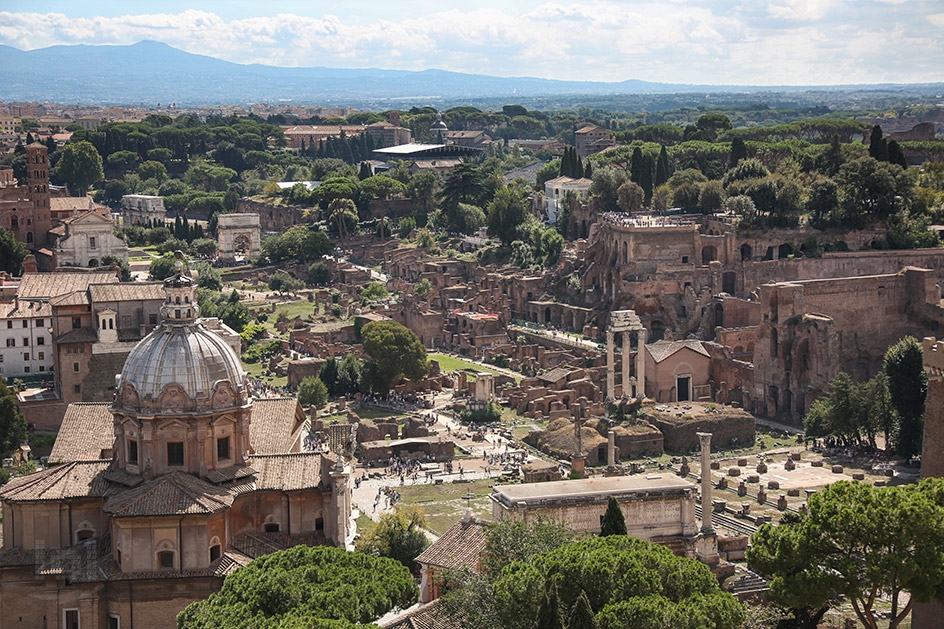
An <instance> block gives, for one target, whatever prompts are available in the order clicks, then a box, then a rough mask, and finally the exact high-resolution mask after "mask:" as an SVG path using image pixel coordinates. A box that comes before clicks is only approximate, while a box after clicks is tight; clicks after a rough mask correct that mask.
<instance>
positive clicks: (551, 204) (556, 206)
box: [544, 177, 593, 225]
mask: <svg viewBox="0 0 944 629" xmlns="http://www.w3.org/2000/svg"><path fill="white" fill-rule="evenodd" d="M592 183H593V181H592V180H590V179H587V178H586V177H583V178H581V179H574V178H573V177H557V178H556V179H551V180H549V181H548V182H547V183H545V184H544V198H545V200H546V202H547V222H549V223H550V224H552V225H553V224H555V223H557V216H558V215H559V214H560V211H561V210H562V209H563V207H562V206H561V202H562V201H563V198H564V195H565V194H567V193H568V192H573V193H574V194H576V195H577V196H578V197H580V198H581V199H583V198H585V197H586V196H587V194H588V193H589V192H590V184H592Z"/></svg>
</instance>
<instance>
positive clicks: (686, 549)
mask: <svg viewBox="0 0 944 629" xmlns="http://www.w3.org/2000/svg"><path fill="white" fill-rule="evenodd" d="M697 493H698V492H697V487H696V486H695V485H693V484H692V483H690V482H689V481H687V480H683V479H681V478H679V477H677V476H675V475H674V474H653V475H648V476H638V475H637V476H611V477H605V478H590V479H580V480H563V481H555V482H547V483H528V484H523V485H496V486H494V487H492V493H491V495H490V496H489V497H490V498H491V501H492V517H493V519H494V520H495V521H501V520H503V519H505V518H515V519H520V520H524V521H528V520H529V519H530V518H534V517H538V516H547V517H551V518H554V519H557V520H561V521H563V522H565V523H567V524H569V525H570V526H571V527H573V529H574V530H575V531H577V532H578V533H591V534H592V533H598V532H599V531H600V525H601V522H602V519H603V514H604V513H605V512H606V507H607V501H608V499H609V498H610V497H611V496H612V497H614V498H616V500H617V501H618V502H619V504H620V508H621V509H622V511H623V515H624V517H625V519H626V528H627V530H628V532H629V534H630V535H631V536H633V537H638V538H639V539H644V540H648V541H651V542H655V543H661V544H664V545H666V546H669V547H670V548H672V549H673V550H674V551H676V552H679V553H680V554H683V555H686V556H689V557H693V556H694V555H695V538H696V537H697V535H698V530H699V527H698V522H697V520H696V519H695V502H696V495H697Z"/></svg>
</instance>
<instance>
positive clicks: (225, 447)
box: [216, 437, 229, 461]
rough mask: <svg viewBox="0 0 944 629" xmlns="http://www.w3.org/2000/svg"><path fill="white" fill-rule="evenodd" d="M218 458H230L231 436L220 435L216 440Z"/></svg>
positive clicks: (224, 459) (218, 459)
mask: <svg viewBox="0 0 944 629" xmlns="http://www.w3.org/2000/svg"><path fill="white" fill-rule="evenodd" d="M216 460H217V461H228V460H229V437H220V438H219V439H217V440H216Z"/></svg>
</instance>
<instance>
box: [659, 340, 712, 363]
mask: <svg viewBox="0 0 944 629" xmlns="http://www.w3.org/2000/svg"><path fill="white" fill-rule="evenodd" d="M683 349H690V350H692V351H693V352H695V353H697V354H701V355H702V356H708V350H706V349H705V347H704V346H703V345H702V344H701V341H696V340H694V339H685V340H682V341H656V342H655V343H652V344H650V345H646V350H647V351H648V352H649V355H650V356H652V360H654V361H656V362H657V363H661V362H662V361H663V360H665V359H666V358H668V357H669V356H671V355H672V354H674V353H675V352H678V351H681V350H683Z"/></svg>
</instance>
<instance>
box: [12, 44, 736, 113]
mask: <svg viewBox="0 0 944 629" xmlns="http://www.w3.org/2000/svg"><path fill="white" fill-rule="evenodd" d="M0 62H2V65H3V67H4V69H5V71H4V76H3V78H2V79H0V100H37V101H42V100H50V101H74V102H90V101H94V102H128V103H134V102H158V101H160V102H163V103H168V102H173V101H176V102H179V103H186V104H200V103H236V102H239V103H245V102H258V101H273V100H277V99H292V100H305V101H314V100H318V101H327V100H345V99H358V100H361V99H370V98H409V97H421V96H427V97H434V98H436V97H438V98H460V97H465V96H475V97H489V96H504V95H508V96H512V95H514V96H520V97H528V96H541V95H551V94H619V93H626V94H640V93H665V92H686V91H704V90H705V89H706V87H705V86H692V85H672V84H667V83H650V82H646V81H636V80H629V81H621V82H619V83H600V82H591V81H556V80H552V79H540V78H533V77H515V78H503V77H494V76H486V75H482V74H463V73H459V72H446V71H444V70H424V71H421V72H413V71H404V70H380V69H377V68H367V69H341V68H325V67H311V68H280V67H274V66H265V65H240V64H236V63H230V62H229V61H223V60H221V59H215V58H213V57H207V56H205V55H194V54H190V53H187V52H184V51H182V50H178V49H176V48H173V47H171V46H168V45H167V44H163V43H160V42H154V41H142V42H139V43H137V44H133V45H130V46H90V45H84V44H83V45H76V46H51V47H49V48H40V49H37V50H30V51H24V50H19V49H16V48H12V47H10V46H2V45H0ZM711 89H712V90H713V91H725V89H726V88H718V87H714V88H711ZM728 89H730V88H728Z"/></svg>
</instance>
